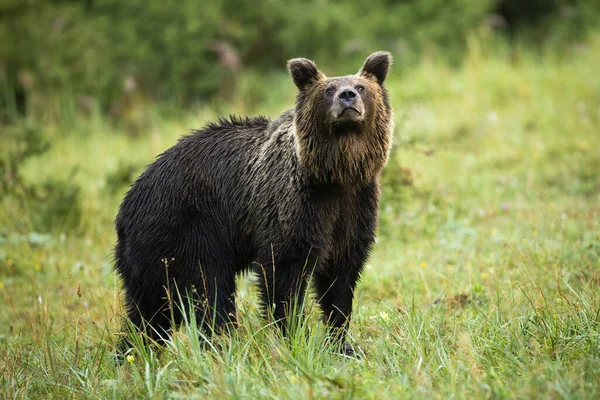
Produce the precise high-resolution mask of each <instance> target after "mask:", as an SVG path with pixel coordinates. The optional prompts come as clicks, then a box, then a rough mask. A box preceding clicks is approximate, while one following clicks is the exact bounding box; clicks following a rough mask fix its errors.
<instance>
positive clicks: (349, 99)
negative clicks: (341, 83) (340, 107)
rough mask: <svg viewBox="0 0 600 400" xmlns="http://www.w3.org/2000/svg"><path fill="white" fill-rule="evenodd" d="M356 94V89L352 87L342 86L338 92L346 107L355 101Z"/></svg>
mask: <svg viewBox="0 0 600 400" xmlns="http://www.w3.org/2000/svg"><path fill="white" fill-rule="evenodd" d="M356 96H358V93H356V91H355V90H354V89H352V88H344V89H342V91H341V92H340V94H338V98H339V99H340V102H341V103H342V104H344V105H345V106H347V107H349V106H351V105H353V104H354V102H355V101H356Z"/></svg>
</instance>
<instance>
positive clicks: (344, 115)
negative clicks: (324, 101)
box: [333, 86, 365, 122]
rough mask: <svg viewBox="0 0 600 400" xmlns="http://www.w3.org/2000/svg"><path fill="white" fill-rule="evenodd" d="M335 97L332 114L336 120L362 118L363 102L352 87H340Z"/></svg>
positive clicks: (359, 119)
mask: <svg viewBox="0 0 600 400" xmlns="http://www.w3.org/2000/svg"><path fill="white" fill-rule="evenodd" d="M336 99H337V101H335V102H334V103H335V104H334V107H333V114H334V117H335V118H336V119H337V120H338V121H355V122H358V121H361V120H362V119H363V114H364V111H365V108H364V104H363V101H362V99H361V98H360V95H359V94H358V92H357V91H356V90H355V89H354V88H352V87H350V86H345V87H341V88H340V89H339V90H338V91H337V95H336Z"/></svg>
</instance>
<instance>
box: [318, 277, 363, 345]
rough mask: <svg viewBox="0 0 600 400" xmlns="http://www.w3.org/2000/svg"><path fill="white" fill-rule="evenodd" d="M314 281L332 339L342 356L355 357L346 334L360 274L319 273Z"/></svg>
mask: <svg viewBox="0 0 600 400" xmlns="http://www.w3.org/2000/svg"><path fill="white" fill-rule="evenodd" d="M314 280H315V288H316V291H317V299H318V302H319V304H320V306H321V310H322V311H323V319H324V322H325V324H326V325H327V327H328V328H329V334H330V336H331V338H332V339H333V340H334V342H335V343H336V345H337V346H338V349H339V351H340V352H341V353H342V354H345V355H348V356H352V355H354V348H353V347H352V345H351V344H350V343H348V342H347V341H346V334H347V331H348V327H349V325H350V318H351V316H352V300H353V298H354V288H355V287H356V282H357V280H358V273H357V272H355V273H349V274H339V275H337V276H330V275H328V274H326V273H322V272H317V273H315V279H314Z"/></svg>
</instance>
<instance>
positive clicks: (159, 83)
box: [0, 0, 600, 124]
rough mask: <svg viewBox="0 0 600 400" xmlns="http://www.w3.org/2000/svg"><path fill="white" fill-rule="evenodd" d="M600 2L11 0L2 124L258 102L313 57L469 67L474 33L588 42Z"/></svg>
mask: <svg viewBox="0 0 600 400" xmlns="http://www.w3.org/2000/svg"><path fill="white" fill-rule="evenodd" d="M599 7H600V2H599V1H598V0H529V1H519V0H403V1H394V0H373V1H368V2H366V1H360V0H350V1H333V0H331V1H330V0H303V1H297V0H292V1H285V2H284V1H278V0H259V1H244V0H214V1H194V0H182V1H177V2H168V1H163V0H128V1H121V0H2V1H1V2H0V38H1V39H0V40H1V42H0V85H1V88H2V92H1V96H0V121H2V123H3V124H6V123H8V122H13V121H14V120H15V119H18V118H20V117H23V116H32V117H35V118H41V117H43V116H45V115H47V114H49V113H56V112H60V111H59V110H60V108H59V110H56V107H64V103H65V102H67V103H69V102H72V103H73V104H72V106H73V107H74V108H75V109H76V110H77V111H78V112H91V111H94V112H100V113H102V114H107V115H111V116H113V117H115V118H117V119H119V118H127V113H128V112H131V110H130V109H129V108H131V107H137V106H140V105H139V104H131V103H132V102H144V101H145V102H167V103H169V104H171V105H174V106H176V107H186V106H189V105H190V104H193V103H207V102H211V101H215V100H224V101H231V100H233V99H236V96H238V97H239V96H241V99H240V98H237V100H239V101H242V102H245V103H249V104H253V105H254V106H257V105H258V104H260V102H261V101H264V100H265V99H266V98H268V97H269V95H270V93H269V90H268V88H269V86H270V85H269V82H271V81H270V80H269V76H270V75H271V74H272V73H281V71H282V70H284V66H285V62H286V60H288V59H290V58H293V57H299V56H302V57H307V58H312V59H315V60H318V61H319V64H320V66H321V67H322V68H324V69H325V71H326V72H332V73H337V72H338V71H346V72H347V71H348V69H349V68H351V69H356V65H360V64H359V63H360V62H361V61H362V60H363V59H364V57H365V55H366V54H368V53H370V52H372V51H374V50H379V49H386V50H389V51H391V52H392V53H393V54H394V55H395V57H396V66H395V68H403V67H406V66H410V65H413V64H414V63H416V62H418V61H419V60H420V59H421V58H422V56H423V54H428V55H430V56H431V57H436V58H438V57H439V58H444V59H446V60H448V61H449V62H451V63H453V64H457V63H460V61H461V58H462V56H463V54H464V50H465V47H466V38H467V36H468V35H469V34H471V33H477V32H479V33H481V32H482V31H489V30H492V31H495V32H498V33H499V34H501V35H503V36H505V37H506V38H507V40H511V38H514V37H515V36H516V35H518V36H519V38H520V39H523V38H526V39H527V40H528V42H529V43H531V44H532V45H534V46H538V47H544V46H557V45H560V44H564V43H565V42H568V41H574V40H579V39H581V38H582V37H583V35H584V34H585V32H586V31H587V30H588V29H589V28H591V27H592V26H594V25H595V24H596V23H597V21H598V15H599V14H600V11H599Z"/></svg>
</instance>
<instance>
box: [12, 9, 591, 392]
mask: <svg viewBox="0 0 600 400" xmlns="http://www.w3.org/2000/svg"><path fill="white" fill-rule="evenodd" d="M376 50H389V51H391V52H392V53H393V55H394V57H395V64H394V66H393V67H392V69H391V71H390V74H389V76H388V79H387V80H386V86H387V88H388V89H389V92H390V95H391V99H392V105H393V107H394V109H395V115H396V116H395V123H396V131H395V134H394V147H393V149H392V153H391V156H390V160H389V163H388V165H387V167H386V169H385V170H384V173H383V178H382V180H383V185H382V188H383V192H382V201H381V204H380V220H379V231H378V232H379V233H378V242H377V244H376V246H375V248H374V250H373V253H372V256H371V258H370V260H369V262H368V264H367V265H366V267H365V271H364V274H363V277H362V280H361V284H360V285H359V287H358V289H357V292H356V307H355V315H354V316H353V323H352V326H351V329H350V334H351V337H352V338H353V340H355V341H356V343H358V345H359V346H360V347H361V348H362V349H364V351H365V354H366V357H364V358H363V359H362V360H361V361H357V360H353V361H348V360H339V359H337V358H335V357H333V356H332V355H331V354H330V353H329V352H326V351H325V352H324V351H323V340H324V339H323V337H324V336H323V332H322V331H320V330H319V329H320V328H319V327H320V326H321V325H320V324H318V323H317V320H318V312H312V313H310V315H309V317H308V320H309V322H308V323H307V325H306V328H307V331H306V332H307V335H306V336H303V335H300V336H299V337H297V338H293V340H291V344H290V342H286V341H285V340H283V339H281V338H278V337H277V336H276V335H275V333H274V331H273V330H269V329H268V328H265V327H264V321H262V320H261V319H259V318H258V317H257V315H258V311H257V304H256V303H257V302H256V300H255V296H253V292H252V286H251V285H250V283H249V282H248V280H247V279H245V278H244V279H240V281H239V283H240V288H241V290H240V293H239V294H240V296H239V298H238V310H239V314H240V315H239V316H240V329H239V332H238V334H236V335H234V337H233V338H232V339H231V340H228V339H227V338H221V339H220V340H221V342H220V347H219V349H221V350H218V349H215V348H213V349H212V350H210V351H208V350H207V348H206V347H201V346H200V344H199V343H198V335H197V332H196V333H194V331H193V330H190V331H186V330H183V332H178V334H176V335H175V339H174V342H173V345H172V346H170V347H168V348H167V349H165V350H164V351H163V352H162V353H160V354H157V353H153V352H147V351H145V350H144V349H137V350H136V352H135V353H133V355H132V357H133V358H131V359H130V360H128V364H127V365H125V366H121V367H117V366H115V364H113V363H112V359H111V354H112V345H113V343H114V341H115V335H116V332H118V330H119V329H120V322H121V318H120V317H121V315H122V305H121V296H120V293H121V289H120V284H119V282H118V279H117V278H116V277H115V274H114V272H113V269H112V265H113V261H112V248H113V244H114V241H115V232H114V224H113V221H114V218H115V215H116V213H117V210H118V206H119V204H120V202H121V200H122V198H123V195H124V193H125V192H126V190H127V189H128V187H129V185H130V184H131V182H132V181H133V180H134V179H135V177H136V176H137V175H139V174H140V173H141V171H143V169H144V168H145V166H146V165H147V164H149V163H150V162H152V160H153V159H154V158H155V157H156V156H157V155H158V154H160V153H161V152H163V151H164V150H165V149H167V148H168V147H170V146H172V145H173V144H174V143H175V142H176V141H177V139H178V138H179V137H180V136H181V135H184V134H186V133H187V132H189V130H190V129H194V128H200V127H202V126H203V125H204V124H206V122H208V121H212V120H215V119H216V118H217V117H218V116H224V115H227V114H230V113H234V114H238V115H255V114H264V115H268V116H270V117H273V118H276V117H277V116H278V115H279V114H280V113H281V112H282V111H284V110H285V109H287V108H290V107H292V106H293V103H294V98H295V95H296V90H297V89H296V88H295V86H294V85H293V83H292V82H291V79H290V78H289V76H288V73H287V71H286V69H285V63H286V60H288V59H290V58H293V57H308V58H311V59H314V60H315V61H316V63H317V65H318V66H319V67H320V68H321V69H322V70H323V71H324V72H325V73H326V74H328V75H345V74H349V73H354V72H356V71H357V70H358V69H359V68H360V66H361V65H362V62H363V60H364V59H365V58H366V57H367V56H368V55H369V54H370V53H371V52H373V51H376ZM599 65H600V0H529V1H520V0H403V1H393V0H372V1H365V0H349V1H327V0H305V1H297V0H294V1H276V0H263V1H242V0H215V1H208V0H197V1H191V0H181V1H166V0H165V1H160V0H127V1H124V0H80V1H77V0H0V398H42V397H44V398H46V397H57V398H66V397H72V398H109V397H112V398H131V397H147V398H166V397H169V398H177V397H180V398H181V397H182V398H199V397H209V396H211V398H215V396H216V398H256V397H260V398H274V399H279V398H292V399H297V398H308V397H310V396H312V397H314V398H352V397H357V398H392V399H397V398H442V399H445V398H593V399H597V398H600V347H599V343H600V328H599V327H600V322H599V317H598V316H599V315H600V290H598V288H599V287H600V206H599V204H600V79H598V77H599V72H598V71H599V70H600V67H599ZM185 172H186V171H182V173H185ZM309 308H310V307H309ZM313 308H314V307H313ZM347 361H348V362H347Z"/></svg>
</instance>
